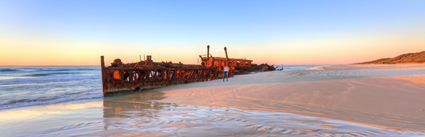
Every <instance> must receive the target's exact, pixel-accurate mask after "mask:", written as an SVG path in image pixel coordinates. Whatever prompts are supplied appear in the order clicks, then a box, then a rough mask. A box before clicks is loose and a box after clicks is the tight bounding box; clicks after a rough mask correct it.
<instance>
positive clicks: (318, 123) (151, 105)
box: [91, 91, 424, 136]
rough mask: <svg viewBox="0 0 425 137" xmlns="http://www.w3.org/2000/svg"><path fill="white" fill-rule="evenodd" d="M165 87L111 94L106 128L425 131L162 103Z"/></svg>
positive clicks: (110, 131)
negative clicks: (158, 90) (116, 95)
mask: <svg viewBox="0 0 425 137" xmlns="http://www.w3.org/2000/svg"><path fill="white" fill-rule="evenodd" d="M163 98H164V96H163V93H162V92H156V91H148V92H142V93H135V94H131V95H123V96H119V97H112V98H107V99H105V100H104V102H103V105H104V107H103V116H104V118H103V120H104V130H103V131H100V132H95V133H92V134H91V135H114V136H115V135H117V136H282V135H291V136H294V135H295V136H385V135H394V136H402V135H424V134H422V133H418V132H402V131H394V130H386V129H379V128H374V127H368V126H363V125H358V124H352V123H347V122H342V121H335V120H327V119H322V118H316V117H308V116H301V115H296V114H290V113H282V112H266V111H255V110H241V109H236V108H224V107H212V106H192V105H177V104H173V103H161V102H158V100H161V99H163Z"/></svg>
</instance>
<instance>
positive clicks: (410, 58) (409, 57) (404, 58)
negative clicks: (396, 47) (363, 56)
mask: <svg viewBox="0 0 425 137" xmlns="http://www.w3.org/2000/svg"><path fill="white" fill-rule="evenodd" d="M403 63H425V51H421V52H417V53H406V54H402V55H399V56H397V57H394V58H382V59H378V60H374V61H368V62H362V63H358V64H403Z"/></svg>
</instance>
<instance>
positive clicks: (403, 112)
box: [161, 65, 425, 131]
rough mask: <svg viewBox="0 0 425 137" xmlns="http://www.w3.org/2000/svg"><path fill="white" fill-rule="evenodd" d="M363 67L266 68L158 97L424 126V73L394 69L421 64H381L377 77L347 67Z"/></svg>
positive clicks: (168, 91)
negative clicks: (417, 73)
mask: <svg viewBox="0 0 425 137" xmlns="http://www.w3.org/2000/svg"><path fill="white" fill-rule="evenodd" d="M400 66H401V67H400ZM359 67H360V68H359ZM364 67H371V66H365V65H364V66H348V67H347V66H345V67H344V69H342V70H341V69H340V70H333V69H328V70H311V71H297V72H278V71H275V72H265V73H257V74H252V75H244V76H238V77H236V78H233V79H232V80H231V82H229V83H222V82H220V81H215V82H213V83H208V84H209V85H211V86H206V85H204V83H199V84H197V85H198V86H192V87H184V88H171V87H170V88H166V89H161V91H163V92H164V93H165V97H166V98H165V99H164V100H162V101H163V102H174V103H178V104H192V105H207V106H211V105H212V106H222V107H230V108H240V109H248V110H264V111H273V112H291V113H297V114H303V115H310V116H319V117H325V118H331V119H338V120H344V121H351V122H356V123H362V124H367V125H371V126H376V127H380V128H389V129H397V130H415V131H425V98H424V97H425V84H424V79H425V75H402V76H398V75H397V73H396V72H394V70H400V69H401V70H408V69H411V70H414V71H415V70H423V69H425V66H424V65H419V66H418V65H414V66H411V65H404V66H403V65H398V66H396V67H393V66H384V67H386V68H381V69H386V70H391V71H389V72H388V73H389V74H384V73H381V72H383V71H385V70H382V71H379V73H377V74H375V75H376V76H373V74H369V75H371V76H363V75H356V71H352V72H350V70H347V69H353V68H356V69H365V68H364ZM372 67H373V68H372V70H370V69H369V68H366V69H365V71H372V73H373V71H376V70H373V69H377V68H376V66H372ZM381 67H382V66H381ZM357 71H358V70H357ZM357 73H361V71H360V72H357ZM369 73H371V72H369ZM404 73H406V72H404ZM362 74H364V73H362Z"/></svg>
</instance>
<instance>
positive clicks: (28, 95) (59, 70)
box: [0, 66, 102, 109]
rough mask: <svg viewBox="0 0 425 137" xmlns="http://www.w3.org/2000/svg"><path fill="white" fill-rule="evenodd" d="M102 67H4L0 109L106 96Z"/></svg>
mask: <svg viewBox="0 0 425 137" xmlns="http://www.w3.org/2000/svg"><path fill="white" fill-rule="evenodd" d="M101 87H102V86H101V80H100V67H97V66H66V67H62V66H61V67H45V66H43V67H33V66H31V67H0V109H9V108H16V107H25V106H32V105H42V104H53V103H60V102H69V101H81V100H91V99H100V98H101V97H102V89H101Z"/></svg>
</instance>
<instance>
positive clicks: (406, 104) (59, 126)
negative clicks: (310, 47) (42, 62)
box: [0, 65, 425, 136]
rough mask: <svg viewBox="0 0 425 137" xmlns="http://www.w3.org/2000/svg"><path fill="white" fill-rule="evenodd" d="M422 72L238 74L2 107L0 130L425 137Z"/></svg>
mask: <svg viewBox="0 0 425 137" xmlns="http://www.w3.org/2000/svg"><path fill="white" fill-rule="evenodd" d="M423 74H425V65H379V66H372V65H367V66H366V65H354V66H333V67H316V68H314V69H310V70H300V71H288V72H282V71H274V72H264V73H255V74H249V75H239V76H236V77H234V78H231V79H229V82H225V83H223V82H222V81H221V80H214V81H209V82H199V83H190V84H183V85H173V86H169V87H165V88H159V89H154V90H150V91H144V92H138V93H134V94H128V95H121V96H115V97H108V98H105V99H104V100H98V101H92V102H80V103H78V102H77V103H65V104H55V105H46V106H33V107H26V108H18V109H10V110H2V111H0V121H1V122H0V131H1V132H2V133H3V134H4V135H6V136H7V135H18V136H28V135H42V136H55V135H63V134H67V135H75V136H103V135H114V136H249V135H251V136H282V135H292V136H331V135H336V136H425V133H424V132H425V84H424V83H423V80H424V78H425V75H423ZM10 116H13V117H10ZM21 129H27V130H24V131H20V130H21Z"/></svg>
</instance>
